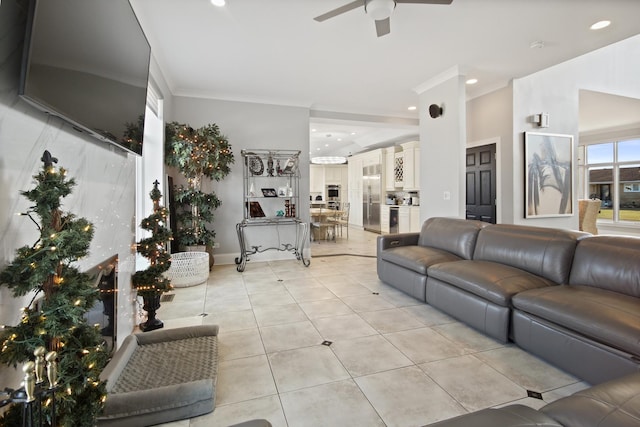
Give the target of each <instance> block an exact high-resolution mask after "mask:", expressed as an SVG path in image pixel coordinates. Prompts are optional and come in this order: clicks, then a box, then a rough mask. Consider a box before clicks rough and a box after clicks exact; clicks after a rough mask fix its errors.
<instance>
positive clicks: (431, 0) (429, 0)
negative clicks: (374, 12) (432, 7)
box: [396, 0, 453, 4]
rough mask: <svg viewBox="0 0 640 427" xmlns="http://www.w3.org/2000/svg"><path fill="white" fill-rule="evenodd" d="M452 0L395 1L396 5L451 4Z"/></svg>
mask: <svg viewBox="0 0 640 427" xmlns="http://www.w3.org/2000/svg"><path fill="white" fill-rule="evenodd" d="M452 1H453V0H396V3H413V4H451V2H452Z"/></svg>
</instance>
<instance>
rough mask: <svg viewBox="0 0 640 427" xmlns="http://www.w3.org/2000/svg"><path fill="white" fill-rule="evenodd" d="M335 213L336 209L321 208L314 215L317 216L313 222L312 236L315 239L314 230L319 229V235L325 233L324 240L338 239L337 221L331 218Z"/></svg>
mask: <svg viewBox="0 0 640 427" xmlns="http://www.w3.org/2000/svg"><path fill="white" fill-rule="evenodd" d="M334 215H335V210H333V209H325V208H320V211H319V212H318V213H317V214H315V215H313V216H314V217H315V218H314V219H313V220H312V222H311V230H312V231H311V237H312V240H315V239H314V235H315V233H314V230H317V233H318V234H319V235H323V234H324V240H333V241H334V242H335V240H336V225H337V222H336V221H332V220H330V218H331V217H332V216H334Z"/></svg>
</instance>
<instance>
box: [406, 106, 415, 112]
mask: <svg viewBox="0 0 640 427" xmlns="http://www.w3.org/2000/svg"><path fill="white" fill-rule="evenodd" d="M416 108H417V107H416V106H415V105H411V106H409V107H407V110H409V111H414V110H415V109H416Z"/></svg>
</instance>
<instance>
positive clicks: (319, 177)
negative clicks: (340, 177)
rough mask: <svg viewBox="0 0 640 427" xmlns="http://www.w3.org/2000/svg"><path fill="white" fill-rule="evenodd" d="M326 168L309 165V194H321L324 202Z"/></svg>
mask: <svg viewBox="0 0 640 427" xmlns="http://www.w3.org/2000/svg"><path fill="white" fill-rule="evenodd" d="M324 185H325V183H324V166H322V165H309V193H310V194H313V195H315V193H319V194H320V195H321V196H322V199H323V200H324V197H325V194H324Z"/></svg>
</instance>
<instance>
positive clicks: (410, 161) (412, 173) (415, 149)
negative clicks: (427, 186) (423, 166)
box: [400, 141, 420, 191]
mask: <svg viewBox="0 0 640 427" xmlns="http://www.w3.org/2000/svg"><path fill="white" fill-rule="evenodd" d="M400 145H401V146H402V154H403V156H404V161H403V163H402V166H403V177H402V178H403V179H402V189H403V190H404V191H418V190H420V143H419V142H418V141H412V142H406V143H404V144H400Z"/></svg>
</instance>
